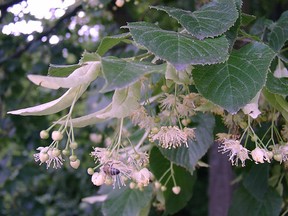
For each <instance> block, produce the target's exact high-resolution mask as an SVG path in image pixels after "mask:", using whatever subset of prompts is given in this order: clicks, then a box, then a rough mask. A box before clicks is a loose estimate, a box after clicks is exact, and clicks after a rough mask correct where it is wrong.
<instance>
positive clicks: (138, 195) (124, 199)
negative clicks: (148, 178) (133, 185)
mask: <svg viewBox="0 0 288 216" xmlns="http://www.w3.org/2000/svg"><path fill="white" fill-rule="evenodd" d="M152 194H153V188H152V186H151V185H150V186H147V187H145V188H144V190H143V191H140V190H138V189H135V190H131V189H130V188H129V187H123V188H121V189H119V190H118V189H115V190H113V191H111V192H110V193H109V194H108V197H107V199H106V200H105V201H104V203H103V206H102V212H103V214H104V215H107V216H110V215H117V216H136V215H139V214H140V212H141V211H142V209H143V208H145V207H146V206H147V205H148V204H149V203H150V202H151V200H152Z"/></svg>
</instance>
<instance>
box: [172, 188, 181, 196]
mask: <svg viewBox="0 0 288 216" xmlns="http://www.w3.org/2000/svg"><path fill="white" fill-rule="evenodd" d="M172 191H173V193H174V194H176V195H178V194H179V193H180V191H181V188H180V187H179V186H174V187H173V188H172Z"/></svg>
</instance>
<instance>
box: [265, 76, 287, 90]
mask: <svg viewBox="0 0 288 216" xmlns="http://www.w3.org/2000/svg"><path fill="white" fill-rule="evenodd" d="M266 88H267V89H268V90H269V91H270V92H271V93H274V94H280V95H288V79H287V78H276V77H275V76H274V75H273V74H272V73H268V74H267V81H266Z"/></svg>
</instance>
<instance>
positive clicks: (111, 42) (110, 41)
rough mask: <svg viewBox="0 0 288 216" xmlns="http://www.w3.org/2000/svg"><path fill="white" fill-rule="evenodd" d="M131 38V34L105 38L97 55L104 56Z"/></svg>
mask: <svg viewBox="0 0 288 216" xmlns="http://www.w3.org/2000/svg"><path fill="white" fill-rule="evenodd" d="M130 36H131V35H130V33H124V34H119V35H114V36H107V37H104V38H103V39H102V40H101V42H100V45H99V46H98V49H97V51H96V53H97V54H98V55H100V56H103V55H104V54H105V53H106V52H107V51H108V50H109V49H111V48H112V47H114V46H116V45H117V44H119V43H120V42H122V41H127V40H126V39H127V38H128V37H130Z"/></svg>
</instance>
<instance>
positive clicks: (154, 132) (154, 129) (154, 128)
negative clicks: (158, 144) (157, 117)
mask: <svg viewBox="0 0 288 216" xmlns="http://www.w3.org/2000/svg"><path fill="white" fill-rule="evenodd" d="M158 132H159V129H158V128H157V127H153V128H152V130H151V133H153V134H157V133H158Z"/></svg>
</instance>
